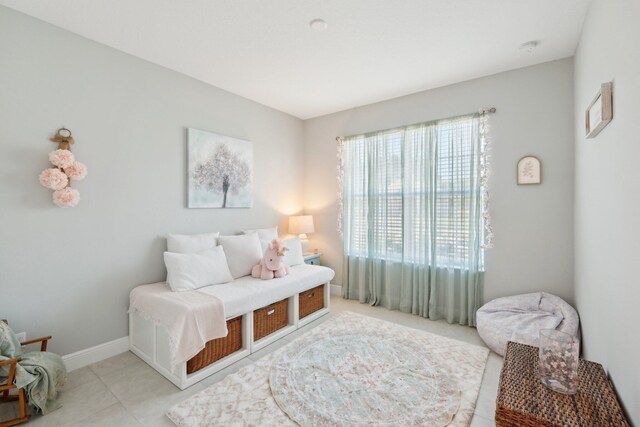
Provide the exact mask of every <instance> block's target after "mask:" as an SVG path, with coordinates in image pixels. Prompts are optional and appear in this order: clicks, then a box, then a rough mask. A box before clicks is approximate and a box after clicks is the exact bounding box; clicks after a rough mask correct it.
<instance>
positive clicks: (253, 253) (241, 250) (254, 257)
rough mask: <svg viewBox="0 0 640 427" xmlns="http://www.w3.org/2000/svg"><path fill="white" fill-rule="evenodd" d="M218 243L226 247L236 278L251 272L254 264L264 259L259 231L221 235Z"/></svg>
mask: <svg viewBox="0 0 640 427" xmlns="http://www.w3.org/2000/svg"><path fill="white" fill-rule="evenodd" d="M218 243H220V246H222V247H223V248H224V253H225V254H226V255H227V263H228V264H229V270H231V275H232V276H233V278H234V279H237V278H238V277H242V276H248V275H249V274H251V269H252V268H253V266H254V265H256V264H257V263H259V262H260V260H261V259H262V248H261V246H260V239H259V238H258V233H250V234H241V235H239V236H220V237H218Z"/></svg>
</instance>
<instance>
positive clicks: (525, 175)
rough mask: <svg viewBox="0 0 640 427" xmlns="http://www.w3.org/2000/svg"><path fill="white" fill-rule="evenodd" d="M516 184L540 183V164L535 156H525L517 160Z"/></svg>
mask: <svg viewBox="0 0 640 427" xmlns="http://www.w3.org/2000/svg"><path fill="white" fill-rule="evenodd" d="M517 174H518V175H517V176H518V185H530V184H540V183H541V182H542V164H541V163H540V159H538V158H537V157H535V156H525V157H523V158H521V159H520V160H519V161H518V167H517Z"/></svg>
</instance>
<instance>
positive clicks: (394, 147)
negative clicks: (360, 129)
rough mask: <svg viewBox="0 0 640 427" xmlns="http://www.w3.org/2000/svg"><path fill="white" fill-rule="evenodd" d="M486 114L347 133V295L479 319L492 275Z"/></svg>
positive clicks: (467, 321) (432, 314)
mask: <svg viewBox="0 0 640 427" xmlns="http://www.w3.org/2000/svg"><path fill="white" fill-rule="evenodd" d="M482 119H483V117H482V116H481V115H479V114H476V115H469V116H463V117H457V118H454V119H447V120H439V121H436V122H430V123H424V124H419V125H412V126H407V127H404V128H399V129H391V130H386V131H381V132H374V133H371V134H365V135H357V136H352V137H348V138H345V139H344V140H343V145H342V147H341V149H342V153H341V154H342V168H343V171H342V174H343V177H342V204H343V211H342V232H343V239H344V254H345V255H344V256H345V259H344V271H343V293H344V297H345V298H348V299H357V300H359V301H360V302H363V303H369V304H371V305H382V306H384V307H386V308H389V309H393V310H401V311H403V312H407V313H413V314H417V315H420V316H423V317H427V318H430V319H434V320H435V319H443V318H444V319H446V320H447V321H448V322H449V323H454V322H457V323H460V324H463V325H471V326H474V325H475V312H476V310H477V309H478V307H479V306H480V305H481V303H482V301H481V295H482V282H483V275H484V273H483V271H484V257H483V253H484V251H483V231H484V215H483V200H482V198H483V189H482V185H481V181H482V180H481V176H482V175H483V170H484V169H483V166H484V157H483V153H482V151H483V147H482V146H481V144H482V143H483V137H482V135H481V128H482V126H483V122H482Z"/></svg>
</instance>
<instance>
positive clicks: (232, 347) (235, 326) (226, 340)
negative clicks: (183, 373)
mask: <svg viewBox="0 0 640 427" xmlns="http://www.w3.org/2000/svg"><path fill="white" fill-rule="evenodd" d="M227 330H228V331H229V333H228V334H227V336H226V337H223V338H216V339H215V340H211V341H209V342H208V343H207V344H206V346H205V348H204V349H202V351H201V352H200V353H198V354H196V355H195V356H193V357H192V358H191V359H189V360H188V361H187V374H192V373H194V372H196V371H199V370H200V369H202V368H204V367H206V366H209V365H211V364H212V363H213V362H215V361H217V360H220V359H222V358H223V357H226V356H228V355H230V354H231V353H235V352H236V351H238V350H240V349H241V348H242V316H238V317H235V318H233V319H230V320H227Z"/></svg>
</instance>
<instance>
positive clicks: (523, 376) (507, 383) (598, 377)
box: [496, 342, 629, 427]
mask: <svg viewBox="0 0 640 427" xmlns="http://www.w3.org/2000/svg"><path fill="white" fill-rule="evenodd" d="M578 377H579V383H578V393H576V394H575V395H573V396H565V395H563V394H560V393H557V392H554V391H552V390H550V389H548V388H547V387H545V386H544V385H542V383H541V382H540V376H539V375H538V347H532V346H529V345H525V344H518V343H514V342H509V343H508V344H507V352H506V354H505V356H504V364H503V366H502V373H501V374H500V387H499V388H498V398H497V399H496V426H498V427H507V426H509V427H511V426H518V427H520V426H524V427H529V426H532V427H534V426H535V427H538V426H543V427H555V426H562V427H564V426H575V427H582V426H589V427H591V426H594V427H595V426H603V427H604V426H612V427H613V426H615V427H625V426H629V423H628V422H627V420H626V418H625V417H624V414H623V412H622V409H621V407H620V404H619V403H618V399H617V397H616V394H615V392H614V391H613V388H612V387H611V383H610V382H609V379H608V378H607V374H606V373H605V371H604V369H603V368H602V365H600V364H598V363H594V362H589V361H586V360H580V365H579V368H578Z"/></svg>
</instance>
